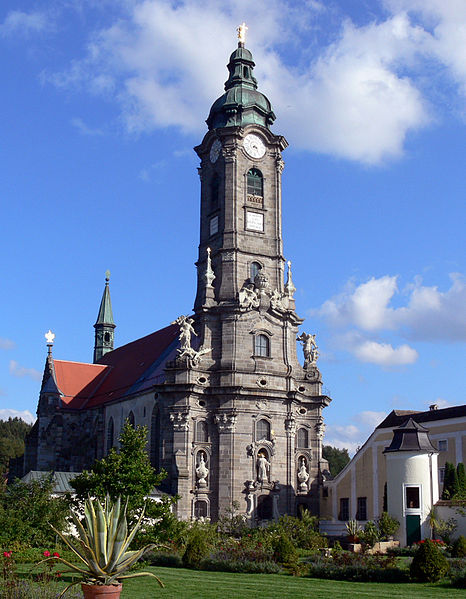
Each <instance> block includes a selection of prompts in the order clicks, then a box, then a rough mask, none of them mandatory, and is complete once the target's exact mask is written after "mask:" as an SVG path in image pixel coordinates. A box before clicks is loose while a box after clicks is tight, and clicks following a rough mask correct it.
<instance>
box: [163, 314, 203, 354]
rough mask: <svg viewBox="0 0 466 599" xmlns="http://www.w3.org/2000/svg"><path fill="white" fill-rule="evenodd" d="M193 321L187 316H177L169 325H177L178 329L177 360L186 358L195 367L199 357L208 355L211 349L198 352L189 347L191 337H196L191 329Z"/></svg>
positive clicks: (192, 328) (201, 349)
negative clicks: (179, 346)
mask: <svg viewBox="0 0 466 599" xmlns="http://www.w3.org/2000/svg"><path fill="white" fill-rule="evenodd" d="M193 323H194V319H193V318H189V316H183V315H182V316H179V317H178V318H177V319H176V320H174V321H173V322H172V323H171V324H177V325H178V326H179V327H180V336H179V340H180V345H181V348H180V349H178V350H177V352H178V354H179V355H178V357H179V358H188V359H191V361H192V363H193V364H194V365H195V366H196V365H197V364H199V362H200V360H201V357H202V356H203V355H205V354H208V353H209V352H211V351H212V348H211V347H204V346H203V345H201V347H200V348H199V349H198V350H195V349H194V348H193V347H191V335H196V337H197V333H196V331H195V330H194V327H193Z"/></svg>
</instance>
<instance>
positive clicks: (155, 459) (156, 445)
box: [150, 406, 160, 472]
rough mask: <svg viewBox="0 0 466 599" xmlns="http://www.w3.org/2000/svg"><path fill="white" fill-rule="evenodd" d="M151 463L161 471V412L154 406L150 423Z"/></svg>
mask: <svg viewBox="0 0 466 599" xmlns="http://www.w3.org/2000/svg"><path fill="white" fill-rule="evenodd" d="M150 463H151V465H152V468H155V470H156V471H157V472H158V471H159V470H160V410H159V407H158V406H154V409H153V410H152V416H151V421H150Z"/></svg>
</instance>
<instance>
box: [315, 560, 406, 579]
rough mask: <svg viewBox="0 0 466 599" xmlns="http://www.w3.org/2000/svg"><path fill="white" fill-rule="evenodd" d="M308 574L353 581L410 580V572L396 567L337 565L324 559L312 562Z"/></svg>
mask: <svg viewBox="0 0 466 599" xmlns="http://www.w3.org/2000/svg"><path fill="white" fill-rule="evenodd" d="M308 576H309V577H310V578H324V579H327V580H348V581H352V582H394V583H400V582H409V574H408V572H407V571H406V570H402V569H400V568H396V567H392V568H383V567H371V566H367V565H362V564H352V565H348V566H336V565H335V564H332V563H329V562H323V561H320V562H317V563H315V564H310V565H309V570H308Z"/></svg>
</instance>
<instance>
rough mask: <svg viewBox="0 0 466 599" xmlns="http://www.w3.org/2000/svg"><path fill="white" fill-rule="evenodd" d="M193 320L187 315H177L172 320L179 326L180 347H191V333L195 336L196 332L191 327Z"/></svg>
mask: <svg viewBox="0 0 466 599" xmlns="http://www.w3.org/2000/svg"><path fill="white" fill-rule="evenodd" d="M193 323H194V320H193V319H192V318H189V316H178V318H177V319H176V320H175V321H173V322H172V324H177V325H178V326H179V327H180V344H181V349H182V350H183V349H191V335H195V336H196V337H197V333H196V331H195V330H194V328H193Z"/></svg>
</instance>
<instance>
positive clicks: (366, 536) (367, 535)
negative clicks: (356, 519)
mask: <svg viewBox="0 0 466 599" xmlns="http://www.w3.org/2000/svg"><path fill="white" fill-rule="evenodd" d="M379 539H380V533H379V530H378V528H377V526H376V525H375V523H374V522H372V520H369V521H368V522H366V525H365V527H364V530H362V531H361V532H360V533H359V540H360V542H361V543H362V544H363V546H365V548H369V549H370V548H372V547H373V546H374V545H375V544H376V543H377V541H378V540H379Z"/></svg>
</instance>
